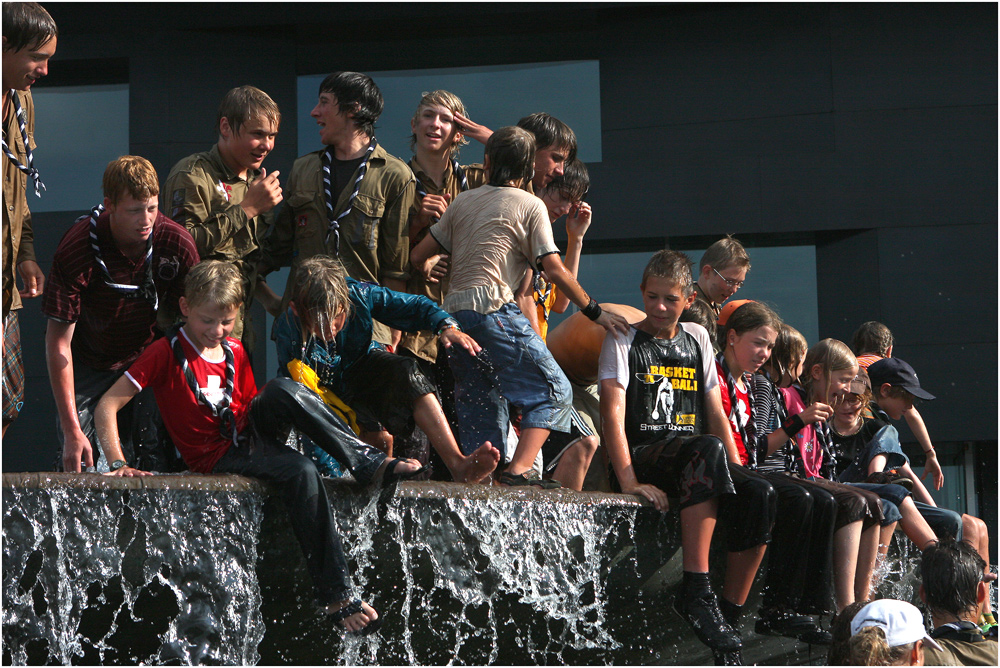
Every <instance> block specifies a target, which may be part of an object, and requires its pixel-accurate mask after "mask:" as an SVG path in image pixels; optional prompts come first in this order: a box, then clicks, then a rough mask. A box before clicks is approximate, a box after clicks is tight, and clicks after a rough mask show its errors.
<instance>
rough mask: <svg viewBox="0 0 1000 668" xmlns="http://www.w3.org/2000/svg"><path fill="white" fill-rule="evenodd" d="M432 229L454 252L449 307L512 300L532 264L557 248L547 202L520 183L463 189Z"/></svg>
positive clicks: (488, 307)
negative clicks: (528, 191)
mask: <svg viewBox="0 0 1000 668" xmlns="http://www.w3.org/2000/svg"><path fill="white" fill-rule="evenodd" d="M430 234H431V235H432V236H433V237H434V239H435V240H437V242H438V243H439V244H440V245H441V246H442V247H443V248H444V249H445V250H446V251H448V252H449V253H450V254H451V260H450V264H451V284H450V287H449V290H448V294H447V295H446V296H445V298H444V305H443V308H444V310H446V311H448V312H450V313H455V312H456V311H476V312H477V313H483V314H486V313H493V312H494V311H496V310H498V309H499V308H500V307H501V306H503V305H504V304H509V303H511V302H513V301H514V288H515V287H516V286H517V285H518V284H519V283H520V282H521V278H522V277H523V276H524V274H525V272H526V271H527V270H528V268H530V267H536V266H538V261H539V259H540V258H542V257H543V256H545V255H549V254H551V253H558V252H559V248H558V247H557V246H556V244H555V242H554V241H553V240H552V225H551V224H550V223H549V214H548V212H547V211H546V210H545V204H543V203H542V200H540V199H539V198H537V197H535V196H534V195H532V194H530V193H527V192H525V191H523V190H519V189H517V188H504V187H498V186H490V185H486V186H482V187H481V188H476V189H475V190H469V191H466V192H464V193H462V194H461V195H459V196H458V197H456V198H455V201H454V202H452V204H451V206H449V207H448V209H447V210H446V211H445V212H444V215H443V216H441V220H440V221H438V223H437V224H436V225H434V226H433V227H431V228H430ZM539 268H540V267H539Z"/></svg>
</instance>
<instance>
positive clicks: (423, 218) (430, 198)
mask: <svg viewBox="0 0 1000 668" xmlns="http://www.w3.org/2000/svg"><path fill="white" fill-rule="evenodd" d="M449 202H451V193H445V194H444V195H424V199H423V200H421V202H420V212H419V213H418V214H417V220H419V221H420V223H421V224H422V226H423V227H428V226H430V225H433V224H434V223H436V222H437V221H438V220H439V219H440V218H441V216H443V215H444V212H445V210H446V209H447V208H448V203H449Z"/></svg>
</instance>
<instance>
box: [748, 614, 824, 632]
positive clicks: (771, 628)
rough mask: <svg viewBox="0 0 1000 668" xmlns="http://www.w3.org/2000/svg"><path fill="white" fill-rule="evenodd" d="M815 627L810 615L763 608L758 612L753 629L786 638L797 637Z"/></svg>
mask: <svg viewBox="0 0 1000 668" xmlns="http://www.w3.org/2000/svg"><path fill="white" fill-rule="evenodd" d="M817 628H818V627H817V626H816V622H814V621H813V619H812V617H806V616H805V615H798V614H796V613H794V612H785V611H783V610H763V611H761V613H760V619H758V620H757V623H756V624H754V631H756V632H757V633H758V634H760V635H762V636H768V635H769V636H786V637H788V638H799V637H801V635H802V634H803V633H807V632H809V631H814V630H816V629H817Z"/></svg>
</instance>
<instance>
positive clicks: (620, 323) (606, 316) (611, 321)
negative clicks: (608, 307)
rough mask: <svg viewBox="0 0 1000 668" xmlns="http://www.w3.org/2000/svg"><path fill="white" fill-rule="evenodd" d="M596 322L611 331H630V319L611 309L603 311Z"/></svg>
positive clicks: (623, 332)
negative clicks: (612, 311)
mask: <svg viewBox="0 0 1000 668" xmlns="http://www.w3.org/2000/svg"><path fill="white" fill-rule="evenodd" d="M594 322H596V323H597V324H598V325H600V326H601V327H603V328H604V329H605V330H606V331H609V332H610V331H611V330H612V329H617V330H618V331H619V332H621V333H622V334H626V333H628V320H626V319H625V318H623V317H621V316H620V315H618V314H616V313H611V312H610V311H601V315H600V316H599V317H598V318H597V320H595V321H594Z"/></svg>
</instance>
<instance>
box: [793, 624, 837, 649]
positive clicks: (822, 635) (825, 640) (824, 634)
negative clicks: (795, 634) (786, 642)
mask: <svg viewBox="0 0 1000 668" xmlns="http://www.w3.org/2000/svg"><path fill="white" fill-rule="evenodd" d="M799 640H801V641H802V642H804V643H808V644H810V645H822V646H824V647H829V646H830V645H832V644H833V634H832V633H830V632H829V631H824V630H823V629H821V628H820V627H818V626H817V627H816V628H815V629H813V630H812V631H806V632H805V633H803V634H802V635H800V636H799Z"/></svg>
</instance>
